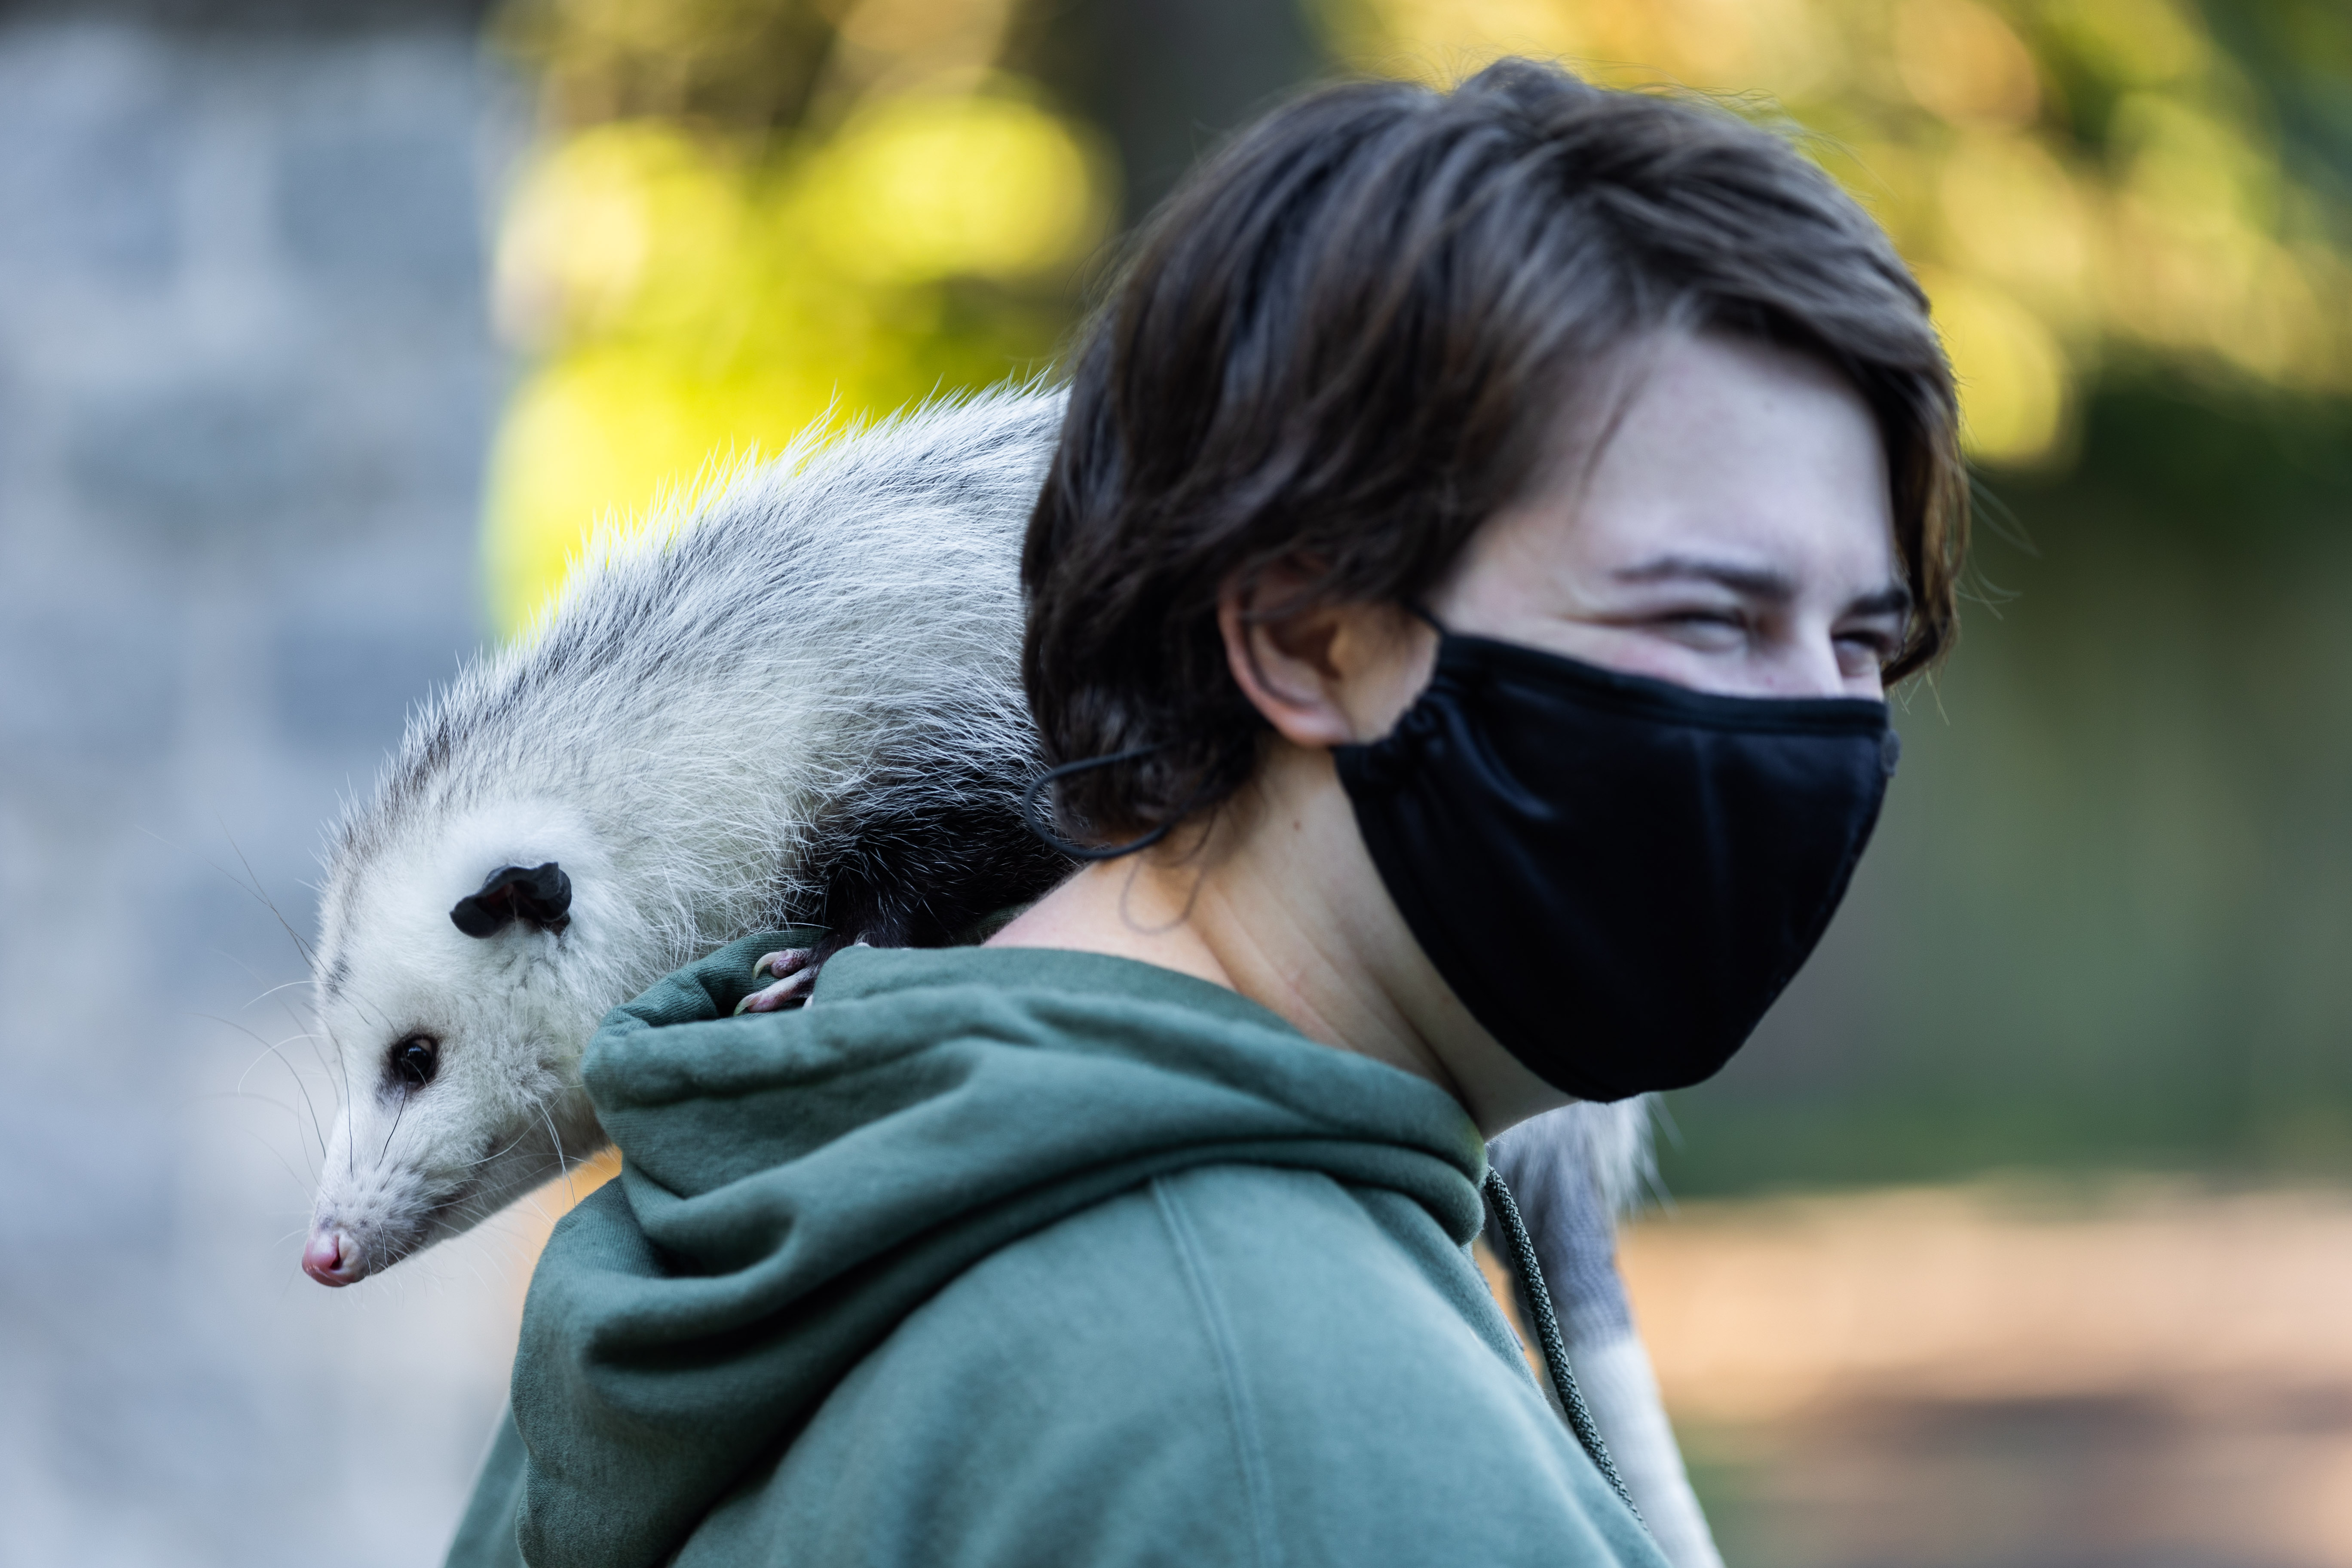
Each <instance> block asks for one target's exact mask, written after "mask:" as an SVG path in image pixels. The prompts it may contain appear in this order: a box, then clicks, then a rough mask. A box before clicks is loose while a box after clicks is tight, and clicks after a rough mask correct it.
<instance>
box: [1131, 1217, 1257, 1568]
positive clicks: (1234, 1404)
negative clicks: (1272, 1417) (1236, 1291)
mask: <svg viewBox="0 0 2352 1568" xmlns="http://www.w3.org/2000/svg"><path fill="white" fill-rule="evenodd" d="M1151 1197H1152V1202H1153V1203H1154V1204H1155V1205H1157V1206H1158V1208H1159V1210H1160V1223H1161V1224H1162V1225H1163V1226H1166V1227H1167V1231H1168V1237H1169V1241H1170V1244H1171V1246H1172V1247H1174V1248H1175V1251H1176V1259H1177V1263H1178V1266H1179V1267H1180V1268H1182V1270H1183V1273H1184V1284H1185V1287H1186V1289H1187V1291H1188V1292H1189V1294H1190V1295H1191V1296H1192V1308H1193V1310H1194V1312H1195V1313H1196V1314H1197V1315H1198V1317H1199V1318H1200V1321H1201V1329H1202V1332H1203V1333H1205V1334H1206V1335H1207V1336H1208V1339H1209V1344H1210V1347H1211V1349H1212V1350H1213V1352H1214V1353H1215V1356H1216V1360H1217V1373H1218V1381H1219V1382H1220V1383H1221V1384H1223V1389H1224V1395H1225V1400H1224V1403H1225V1416H1226V1421H1227V1424H1228V1426H1229V1427H1230V1429H1231V1432H1232V1436H1233V1443H1234V1464H1235V1466H1236V1467H1237V1468H1239V1469H1240V1471H1241V1478H1242V1501H1243V1506H1244V1508H1245V1509H1246V1510H1248V1513H1249V1538H1250V1557H1251V1561H1252V1562H1253V1563H1255V1564H1256V1565H1257V1568H1277V1565H1278V1564H1279V1563H1280V1562H1281V1556H1282V1554H1281V1550H1280V1547H1279V1544H1278V1543H1277V1542H1276V1538H1275V1531H1274V1516H1273V1511H1272V1510H1271V1508H1270V1507H1269V1500H1270V1499H1271V1497H1272V1495H1273V1488H1272V1485H1271V1482H1270V1479H1269V1478H1268V1476H1267V1475H1266V1466H1265V1444H1264V1442H1263V1441H1262V1436H1261V1433H1260V1431H1259V1428H1258V1420H1257V1406H1256V1402H1255V1399H1254V1398H1253V1397H1252V1395H1251V1393H1250V1387H1249V1381H1248V1379H1247V1377H1246V1376H1245V1375H1244V1373H1243V1368H1242V1356H1241V1351H1240V1347H1239V1346H1238V1345H1237V1344H1236V1343H1235V1342H1234V1333H1233V1325H1232V1323H1231V1321H1229V1320H1228V1318H1227V1317H1226V1314H1225V1309H1224V1301H1223V1298H1222V1297H1220V1296H1219V1295H1218V1293H1217V1289H1216V1285H1215V1283H1214V1281H1213V1280H1212V1279H1210V1277H1209V1267H1208V1259H1207V1258H1206V1256H1205V1255H1204V1254H1203V1253H1202V1248H1201V1243H1200V1237H1198V1235H1197V1234H1196V1233H1195V1232H1194V1231H1193V1229H1192V1219H1191V1216H1189V1215H1187V1214H1186V1213H1185V1212H1184V1205H1183V1200H1182V1199H1181V1197H1180V1196H1178V1194H1177V1193H1176V1191H1175V1189H1174V1185H1173V1184H1172V1183H1171V1180H1170V1179H1169V1178H1168V1177H1166V1176H1160V1177H1157V1178H1155V1179H1154V1180H1153V1181H1152V1183H1151Z"/></svg>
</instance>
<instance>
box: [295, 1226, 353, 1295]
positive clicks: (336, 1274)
mask: <svg viewBox="0 0 2352 1568" xmlns="http://www.w3.org/2000/svg"><path fill="white" fill-rule="evenodd" d="M302 1272H303V1273H305V1274H308V1275H309V1276H310V1278H311V1279H316V1280H317V1281H318V1282H319V1283H320V1284H321V1285H350V1284H352V1283H354V1282H355V1281H357V1280H358V1279H359V1277H360V1270H359V1259H358V1258H354V1257H353V1256H352V1248H351V1243H350V1241H349V1240H348V1239H347V1238H346V1237H344V1235H343V1233H342V1232H341V1231H340V1230H314V1231H312V1232H311V1233H310V1245H309V1246H307V1247H303V1248H302Z"/></svg>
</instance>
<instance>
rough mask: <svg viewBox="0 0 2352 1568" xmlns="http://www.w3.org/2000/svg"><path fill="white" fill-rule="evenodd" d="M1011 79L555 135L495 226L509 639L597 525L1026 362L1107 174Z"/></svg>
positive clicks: (1100, 230)
mask: <svg viewBox="0 0 2352 1568" xmlns="http://www.w3.org/2000/svg"><path fill="white" fill-rule="evenodd" d="M1107 169H1108V160H1107V158H1106V157H1105V155H1104V153H1102V151H1101V149H1100V148H1099V147H1098V146H1097V144H1096V143H1095V142H1094V140H1093V139H1092V137H1091V136H1090V134H1089V133H1088V132H1087V130H1086V129H1085V128H1084V127H1083V126H1080V125H1076V124H1074V123H1072V122H1071V121H1067V120H1066V119H1064V118H1062V117H1059V116H1057V115H1055V114H1053V113H1051V112H1049V111H1048V110H1045V108H1043V107H1041V106H1040V105H1039V104H1038V103H1037V102H1036V101H1035V100H1034V97H1033V96H1032V95H1030V94H1028V93H1026V92H1024V90H1023V89H1022V87H1021V85H1020V84H1019V83H1016V82H1008V81H1003V80H1001V79H992V80H988V81H985V82H983V83H982V84H981V86H980V88H979V89H978V90H971V91H963V92H955V93H940V92H918V93H908V94H901V95H895V96H887V97H883V98H880V99H878V100H874V101H869V102H866V103H862V104H860V105H859V106H858V108H857V109H856V111H855V112H853V113H851V114H849V115H847V116H846V117H845V118H844V119H843V120H842V121H841V122H840V123H839V124H838V125H836V126H835V127H833V128H832V129H831V130H830V131H828V132H825V133H824V134H822V135H815V134H806V133H803V134H799V135H793V136H787V137H784V138H781V139H777V140H773V141H771V142H766V143H763V144H745V143H740V142H730V141H729V140H727V139H725V138H723V137H719V136H717V135H714V134H712V133H710V132H707V131H696V130H690V129H688V128H687V127H686V126H684V125H682V124H680V123H678V122H676V121H668V120H658V119H656V120H635V121H619V122H613V123H605V124H599V125H593V126H590V127H586V128H584V129H582V130H579V131H576V132H571V133H568V134H564V135H561V136H559V137H556V138H553V139H551V142H549V144H547V145H546V146H544V147H543V148H542V149H541V151H540V152H539V153H538V154H537V155H536V156H535V157H534V159H533V160H532V162H531V163H530V165H529V166H528V167H527V168H526V170H525V171H524V173H523V174H522V175H521V177H520V180H519V181H518V182H517V184H516V186H515V190H514V194H513V195H512V198H511V200H510V202H509V208H508V212H507V214H506V217H505V221H504V223H503V225H502V226H501V230H500V241H499V252H498V258H497V266H496V280H495V300H496V306H497V310H498V313H499V321H500V325H501V328H502V330H503V331H504V332H505V334H506V335H507V336H508V338H509V340H510V341H512V342H515V343H516V344H517V345H518V346H519V347H520V348H521V349H523V350H524V351H525V352H526V353H529V354H530V356H531V360H530V366H529V369H528V370H527V372H526V374H524V376H523V378H522V379H521V381H520V384H519V385H518V386H517V387H516V389H515V391H514V393H513V395H512V396H511V398H510V399H509V405H508V408H507V412H506V416H505V418H504V420H503V421H502V423H501V426H500V428H499V434H498V437H497V440H496V443H495V446H494V447H493V450H492V454H491V463H490V475H489V481H488V497H487V513H488V515H487V519H486V526H485V530H484V543H485V557H486V559H485V566H486V569H487V574H488V585H489V594H490V599H491V607H492V613H493V615H494V616H495V618H496V619H497V621H498V622H499V624H500V625H502V626H506V627H508V628H509V629H515V628H520V627H521V626H524V625H526V624H527V623H528V621H529V619H530V615H531V613H532V611H533V610H534V609H535V608H536V607H537V606H538V605H540V604H541V603H542V602H543V601H544V600H545V599H546V597H547V595H548V594H549V593H550V591H551V589H552V588H553V587H554V586H555V585H556V584H558V583H559V582H560V581H561V579H562V574H563V571H564V570H565V565H566V563H567V562H568V561H569V560H570V559H571V558H572V556H573V555H574V554H576V553H577V552H578V551H579V549H580V547H581V545H582V544H583V542H584V540H585V539H586V538H587V536H588V535H589V534H590V533H591V532H592V531H593V529H594V528H595V527H596V526H598V525H599V524H600V523H601V522H604V521H608V520H618V521H628V520H631V519H635V518H641V517H643V516H645V515H646V514H647V513H648V512H649V511H650V510H653V509H654V508H655V507H656V504H657V502H658V501H659V500H661V499H662V498H663V497H664V496H665V495H667V494H668V493H670V492H673V491H677V490H678V489H690V488H692V486H693V485H694V484H695V483H696V482H697V479H698V476H701V475H704V474H707V473H709V472H712V471H715V470H716V469H717V468H723V467H724V466H725V465H726V464H727V463H729V462H730V460H732V459H735V458H742V457H745V456H748V455H751V454H753V453H756V452H759V451H763V450H772V449H774V448H776V447H781V446H782V445H783V444H784V443H785V442H786V441H788V440H789V439H791V437H793V435H795V434H797V433H798V432H799V431H801V430H802V429H803V427H805V426H810V425H812V424H814V423H816V422H819V421H823V420H826V419H828V418H830V419H834V420H836V421H838V420H842V419H846V418H853V417H858V416H867V415H871V414H877V413H886V412H887V411H889V410H890V409H893V408H896V407H899V406H902V405H906V404H908V403H911V402H914V401H916V400H919V399H920V398H923V397H926V396H929V395H934V394H936V393H939V392H942V391H953V390H955V389H958V388H961V387H968V386H973V385H981V384H989V383H992V382H995V381H999V380H1002V379H1003V378H1004V377H1005V376H1006V375H1008V374H1020V373H1021V372H1023V371H1024V370H1025V369H1030V368H1034V367H1036V366H1038V365H1039V364H1040V363H1042V361H1043V360H1044V359H1045V357H1046V356H1047V355H1049V354H1050V353H1052V351H1053V350H1054V348H1055V342H1056V339H1057V336H1058V334H1059V333H1060V332H1061V331H1063V330H1064V329H1065V327H1066V322H1067V317H1066V309H1065V308H1064V306H1063V305H1062V303H1061V301H1062V300H1064V299H1065V298H1066V295H1067V289H1066V287H1064V284H1065V283H1066V278H1067V276H1068V274H1069V272H1070V271H1071V269H1072V268H1075V267H1076V265H1077V264H1078V263H1079V262H1080V261H1082V260H1083V259H1084V258H1085V257H1086V256H1087V255H1088V254H1089V253H1090V252H1091V251H1092V250H1093V249H1094V248H1095V247H1097V245H1098V244H1099V243H1100V241H1101V239H1102V237H1103V236H1104V234H1105V232H1106V230H1107V227H1108V218H1109V214H1110V210H1111V199H1112V195H1113V182H1112V180H1111V179H1110V177H1109V175H1108V173H1107Z"/></svg>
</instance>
